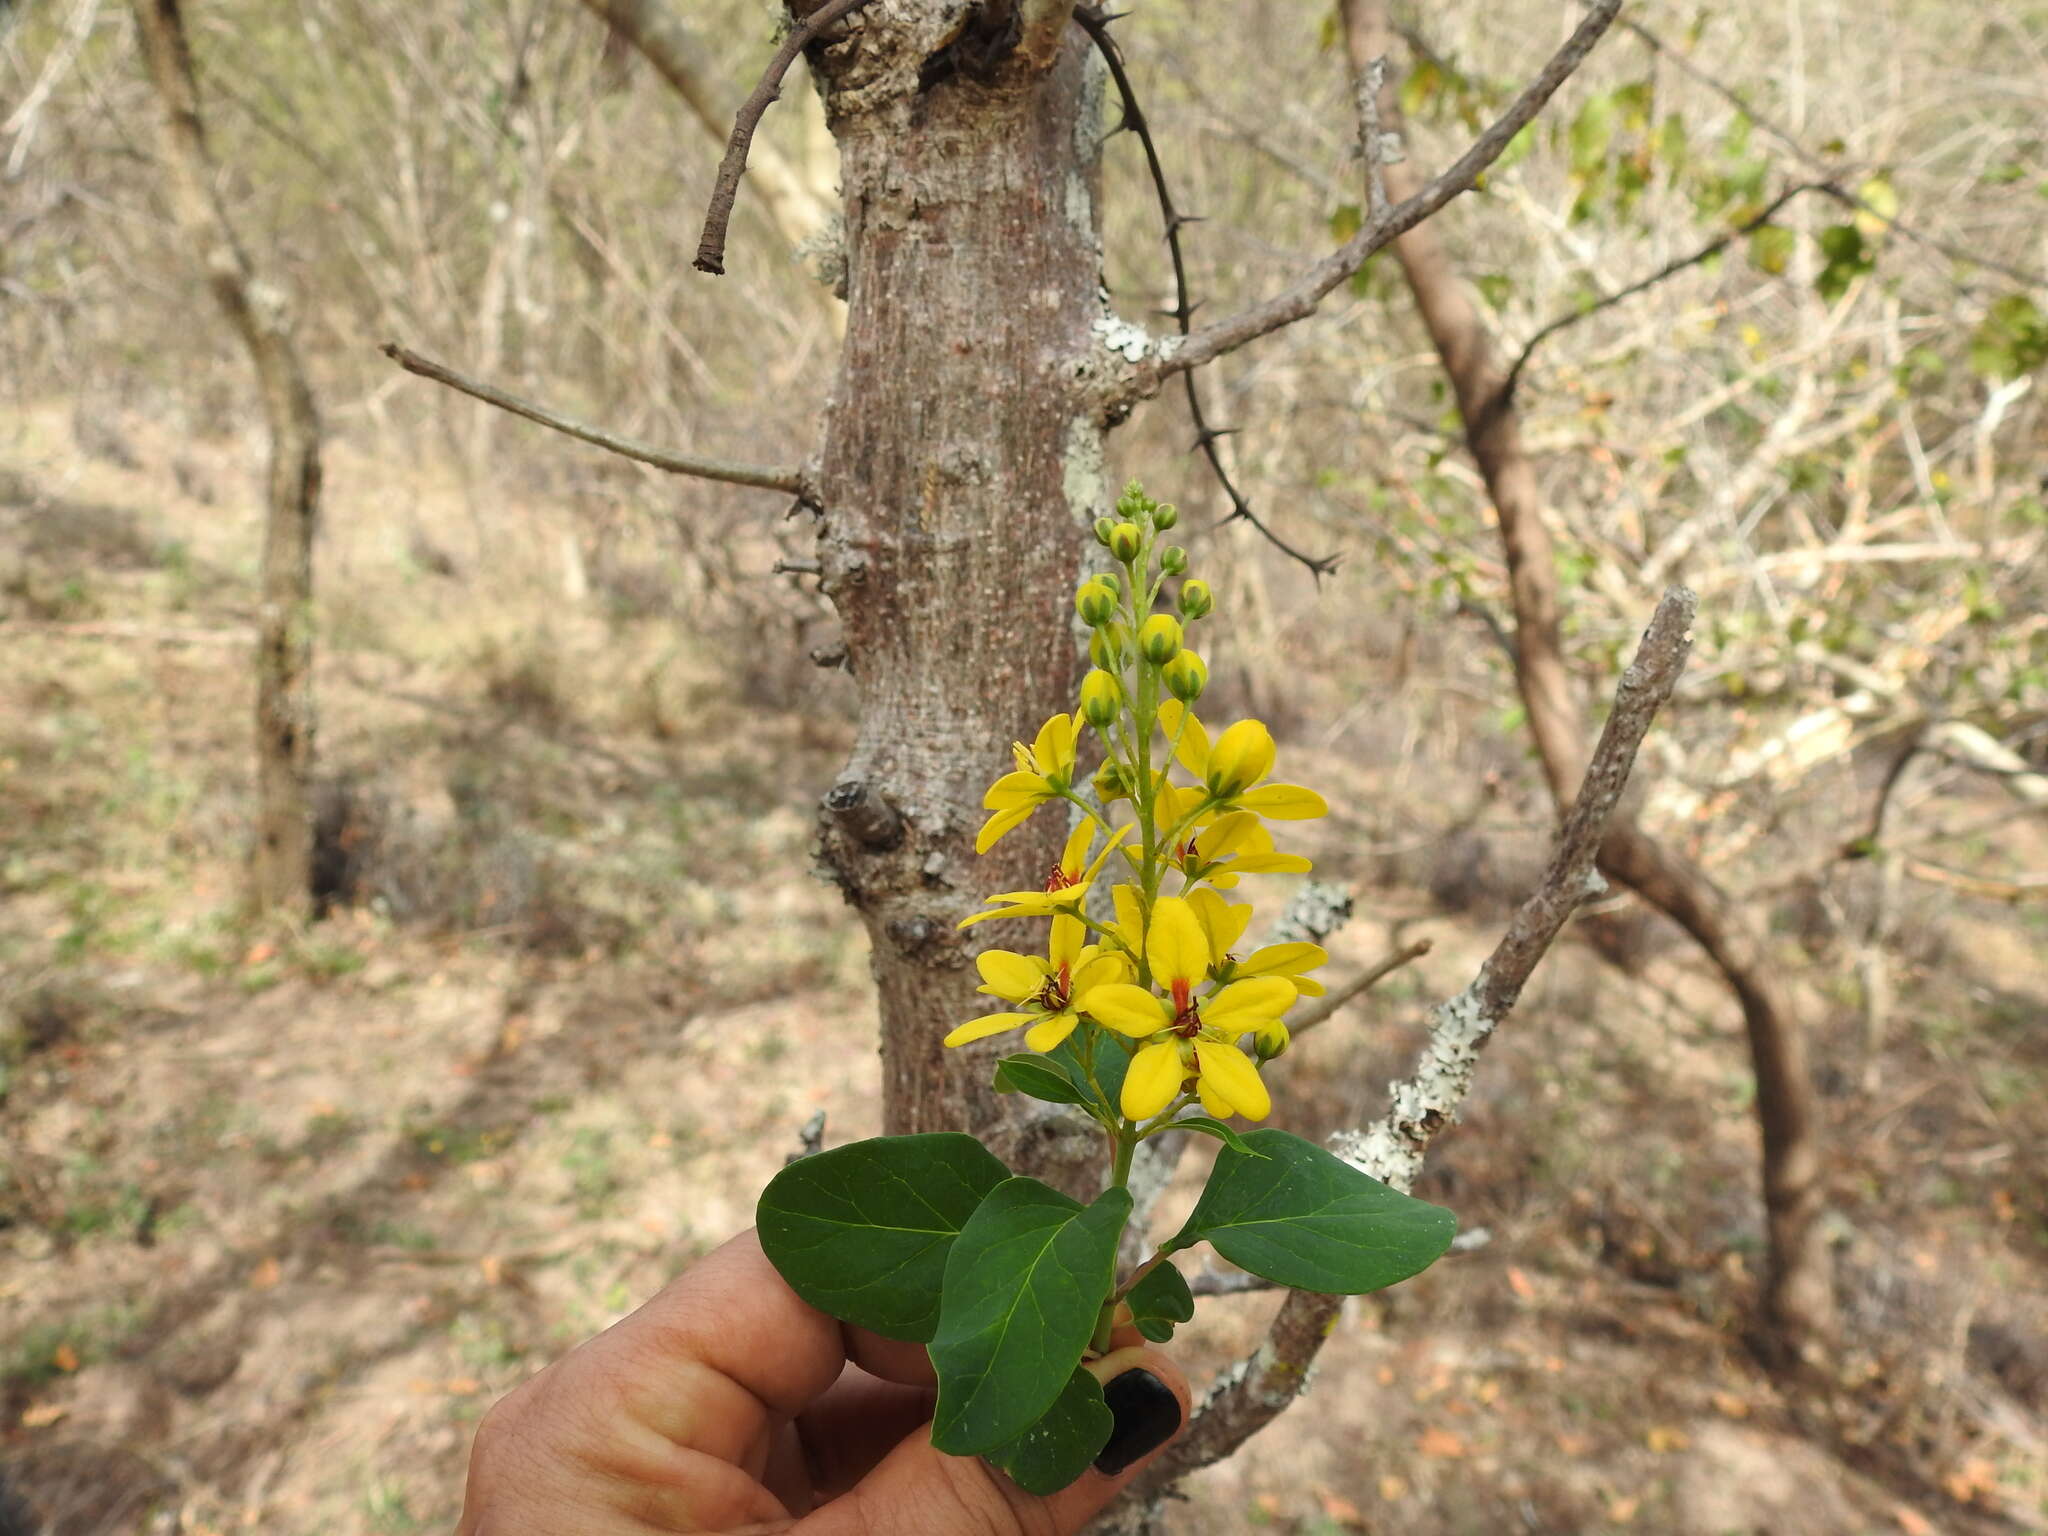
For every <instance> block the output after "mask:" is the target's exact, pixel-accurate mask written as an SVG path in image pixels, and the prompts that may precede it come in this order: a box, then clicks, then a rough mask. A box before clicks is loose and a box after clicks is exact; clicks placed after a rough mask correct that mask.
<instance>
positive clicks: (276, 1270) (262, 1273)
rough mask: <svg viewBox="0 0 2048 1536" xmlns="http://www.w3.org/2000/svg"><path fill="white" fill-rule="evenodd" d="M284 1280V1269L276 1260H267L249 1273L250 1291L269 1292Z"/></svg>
mask: <svg viewBox="0 0 2048 1536" xmlns="http://www.w3.org/2000/svg"><path fill="white" fill-rule="evenodd" d="M283 1278H284V1267H283V1266H282V1265H280V1264H279V1263H278V1262H277V1260H276V1259H274V1258H271V1259H265V1260H264V1261H263V1262H262V1263H261V1264H258V1265H257V1266H256V1267H255V1269H253V1270H251V1271H250V1272H249V1289H250V1290H252V1291H267V1290H269V1289H270V1288H271V1287H272V1286H274V1285H276V1284H277V1282H278V1281H280V1280H282V1279H283Z"/></svg>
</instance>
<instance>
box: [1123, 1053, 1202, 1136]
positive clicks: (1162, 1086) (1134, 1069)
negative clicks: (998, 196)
mask: <svg viewBox="0 0 2048 1536" xmlns="http://www.w3.org/2000/svg"><path fill="white" fill-rule="evenodd" d="M1187 1075H1188V1074H1187V1068H1186V1067H1184V1066H1182V1065H1181V1059H1180V1042H1179V1041H1178V1040H1162V1041H1160V1042H1159V1043H1158V1044H1157V1045H1148V1046H1146V1047H1145V1049H1143V1050H1142V1051H1140V1052H1138V1054H1137V1055H1135V1056H1133V1057H1132V1058H1131V1067H1130V1070H1129V1071H1128V1072H1126V1073H1125V1074H1124V1091H1123V1101H1122V1107H1123V1112H1124V1113H1125V1114H1126V1115H1128V1116H1129V1117H1130V1118H1131V1119H1133V1120H1150V1119H1151V1118H1152V1117H1153V1116H1154V1115H1156V1114H1158V1113H1159V1112H1160V1111H1161V1110H1162V1109H1164V1108H1166V1106H1167V1105H1169V1104H1171V1103H1172V1102H1173V1099H1174V1095H1175V1094H1177V1093H1179V1092H1180V1085H1181V1083H1182V1082H1183V1081H1184V1080H1185V1079H1186V1077H1187Z"/></svg>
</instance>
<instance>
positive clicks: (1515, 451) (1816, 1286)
mask: <svg viewBox="0 0 2048 1536" xmlns="http://www.w3.org/2000/svg"><path fill="white" fill-rule="evenodd" d="M1339 13H1340V16H1341V17H1342V20H1343V22H1344V28H1345V40H1346V46H1347V49H1348V52H1349V57H1350V62H1351V67H1352V69H1353V71H1354V72H1355V73H1363V72H1364V71H1365V70H1366V69H1367V68H1368V67H1369V66H1370V64H1371V61H1372V60H1373V59H1374V58H1376V57H1378V56H1379V55H1380V54H1382V53H1384V52H1385V51H1386V48H1387V40H1388V39H1389V37H1390V36H1391V29H1390V28H1389V27H1388V24H1387V16H1386V5H1385V0H1341V3H1340V7H1339ZM1382 109H1383V111H1385V112H1386V113H1387V115H1388V116H1389V118H1391V117H1392V116H1393V115H1394V112H1395V110H1396V107H1395V104H1394V103H1393V102H1392V101H1391V100H1386V101H1383V102H1382ZM1387 174H1388V180H1389V182H1390V184H1392V185H1393V186H1394V188H1395V189H1396V190H1397V191H1398V190H1399V189H1400V188H1401V186H1402V184H1403V182H1404V181H1407V180H1408V179H1410V178H1411V177H1412V175H1413V172H1412V171H1410V170H1409V169H1408V167H1406V166H1390V167H1389V168H1388V173H1387ZM1394 249H1395V256H1396V259H1397V260H1398V261H1399V262H1400V265H1401V271H1402V274H1403V276H1404V277H1405V278H1406V279H1407V283H1408V287H1409V291H1410V292H1411V293H1412V294H1413V295H1414V298H1415V304H1416V308H1417V310H1418V311H1420V313H1421V316H1422V320H1423V324H1424V326H1425V327H1426V328H1427V330H1428V331H1429V335H1430V340H1431V342H1432V343H1433V344H1434V345H1435V347H1436V350H1437V353H1438V356H1439V357H1440V358H1441V359H1442V362H1443V367H1444V373H1445V376H1446V377H1447V379H1448V380H1449V382H1450V385H1451V389H1452V393H1453V395H1454V396H1455V397H1456V399H1457V403H1458V412H1459V415H1460V417H1461V418H1462V419H1463V421H1464V424H1465V441H1466V447H1467V449H1468V451H1469V452H1470V453H1471V455H1472V458H1473V461H1474V462H1475V463H1476V464H1477V466H1478V468H1479V472H1480V476H1481V478H1482V479H1483V480H1484V482H1485V484H1486V489H1487V493H1488V495H1489V496H1490V497H1491V498H1492V500H1493V504H1494V509H1495V513H1496V516H1497V518H1498V521H1499V525H1500V537H1501V544H1502V547H1503V550H1504V552H1505V554H1506V558H1507V566H1508V593H1509V598H1510V601H1511V602H1512V604H1513V607H1514V613H1515V650H1514V659H1515V685H1516V688H1517V690H1518V691H1519V692H1520V694H1521V696H1522V704H1523V708H1524V711H1525V712H1526V714H1527V716H1528V720H1529V730H1530V734H1531V736H1532V737H1533V738H1534V740H1535V744H1536V750H1537V755H1538V757H1539V758H1540V759H1541V760H1542V764H1543V771H1544V777H1545V780H1546V781H1547V783H1548V785H1549V788H1550V793H1551V798H1552V800H1553V801H1554V802H1555V803H1556V804H1557V805H1558V806H1559V807H1562V806H1564V805H1565V804H1567V803H1568V802H1569V801H1570V800H1571V799H1572V797H1573V795H1574V793H1575V792H1576V791H1577V790H1578V789H1579V787H1580V784H1581V775H1582V773H1583V772H1584V771H1585V764H1586V758H1585V755H1584V754H1585V739H1586V728H1585V719H1584V715H1583V714H1582V712H1581V710H1580V707H1579V703H1578V699H1577V697H1576V695H1575V692H1574V689H1573V684H1572V677H1571V671H1570V668H1569V667H1568V665H1567V664H1566V661H1565V652H1564V641H1563V629H1562V625H1561V623H1560V620H1559V613H1558V585H1557V569H1556V561H1555V559H1554V557H1553V555H1552V553H1551V545H1550V533H1549V529H1548V527H1547V526H1546V524H1545V522H1544V516H1543V501H1542V491H1541V487H1540V484H1539V482H1538V479H1537V475H1536V466H1535V463H1534V461H1533V460H1532V459H1531V458H1530V456H1529V453H1528V451H1527V449H1526V448H1525V447H1524V445H1523V443H1522V436H1521V422H1520V417H1519V414H1518V413H1517V411H1516V410H1515V408H1514V406H1513V405H1512V404H1511V403H1509V402H1507V401H1506V400H1504V398H1503V390H1504V385H1505V376H1504V375H1503V374H1502V373H1501V371H1500V367H1499V365H1498V363H1497V362H1496V361H1495V359H1494V355H1493V349H1492V342H1491V338H1490V337H1489V336H1488V335H1487V332H1486V328H1485V326H1484V324H1483V323H1482V322H1481V320H1480V317H1479V312H1478V310H1477V308H1476V307H1475V306H1474V304H1473V302H1472V299H1471V297H1470V295H1469V294H1468V293H1467V292H1466V291H1465V288H1464V286H1463V285H1462V284H1461V283H1460V282H1459V281H1458V280H1457V275H1456V273H1455V271H1454V270H1453V268H1452V266H1451V261H1450V257H1449V255H1448V253H1447V252H1446V251H1445V250H1444V247H1443V244H1442V242H1441V241H1440V240H1439V239H1438V238H1437V236H1436V232H1435V231H1434V230H1433V229H1429V228H1422V229H1416V230H1412V231H1410V232H1409V233H1407V234H1405V235H1403V236H1402V237H1401V239H1399V240H1398V241H1397V242H1396V243H1395V247H1394ZM1600 868H1601V870H1602V871H1603V872H1604V873H1606V874H1607V875H1609V876H1611V877H1612V878H1614V879H1616V880H1618V881H1620V882H1621V883H1622V884H1623V885H1626V886H1628V887H1629V888H1630V889H1631V890H1633V891H1635V892H1636V893H1637V894H1638V895H1639V896H1641V897H1642V898H1643V899H1644V900H1645V901H1647V902H1649V903H1650V904H1651V905H1652V906H1654V907H1656V908H1658V909H1659V910H1660V911H1662V912H1664V913H1665V914H1666V915H1667V916H1669V917H1670V918H1671V919H1672V920H1673V921H1675V922H1677V923H1678V924H1679V925H1680V926H1681V927H1682V928H1684V929H1685V930H1686V931H1687V932H1688V933H1689V934H1691V935H1692V937H1693V939H1694V940H1695V941H1696V942H1697V943H1698V944H1699V945H1700V947H1701V948H1702V949H1703V950H1705V951H1706V953H1707V956H1708V958H1709V959H1711V960H1712V961H1713V963H1714V965H1715V967H1716V969H1718V970H1719V971H1720V972H1721V975H1722V977H1723V979H1724V980H1725V981H1726V982H1727V983H1728V986H1729V989H1730V990H1731V991H1732V992H1733V993H1734V994H1735V996H1736V999H1737V1001H1738V1002H1739V1003H1740V1004H1741V1006H1742V1015H1743V1022H1744V1026H1745V1029H1746V1032H1747V1035H1748V1041H1749V1051H1750V1061H1751V1065H1752V1067H1753V1069H1754V1071H1755V1074H1756V1110H1757V1120H1758V1123H1759V1126H1760V1129H1761V1131H1762V1136H1763V1159H1762V1164H1763V1166H1762V1174H1763V1178H1762V1182H1763V1186H1764V1205H1765V1210H1766V1214H1767V1219H1768V1223H1769V1229H1770V1251H1771V1256H1772V1263H1771V1274H1770V1278H1769V1281H1768V1282H1767V1285H1766V1290H1765V1296H1764V1312H1765V1315H1766V1316H1767V1317H1768V1318H1769V1319H1770V1320H1771V1322H1772V1324H1773V1326H1774V1328H1775V1330H1776V1335H1777V1339H1778V1341H1779V1342H1780V1343H1781V1344H1782V1345H1784V1346H1786V1351H1787V1353H1788V1354H1790V1355H1798V1354H1800V1353H1802V1352H1803V1351H1805V1350H1806V1349H1807V1348H1808V1347H1809V1346H1819V1345H1824V1344H1825V1342H1826V1340H1827V1339H1828V1338H1829V1337H1830V1336H1831V1335H1832V1334H1833V1332H1834V1326H1835V1311H1834V1293H1833V1285H1832V1282H1831V1280H1830V1278H1829V1261H1828V1253H1827V1249H1826V1243H1825V1238H1824V1234H1823V1232H1822V1229H1821V1223H1820V1220H1819V1218H1820V1213H1821V1196H1822V1186H1821V1157H1820V1145H1819V1129H1818V1112H1817V1110H1816V1108H1815V1105H1814V1099H1813V1084H1812V1080H1811V1076H1810V1074H1809V1072H1808V1069H1807V1062H1806V1045H1805V1034H1804V1031H1803V1029H1802V1027H1801V1024H1800V1019H1799V1013H1798V1010H1797V1008H1796V1007H1795V1006H1794V1003H1793V1001H1792V999H1791V997H1790V995H1789V994H1788V992H1787V990H1786V988H1785V986H1784V983H1783V982H1782V981H1781V980H1780V979H1779V977H1778V974H1777V971H1776V969H1775V967H1774V966H1773V964H1772V962H1771V958H1770V955H1769V951H1768V948H1767V945H1766V943H1765V940H1764V938H1763V937H1762V935H1761V934H1760V933H1759V932H1758V931H1757V929H1756V926H1755V925H1754V924H1753V923H1752V922H1751V921H1750V919H1749V918H1748V917H1747V915H1746V914H1744V913H1743V912H1741V911H1740V910H1739V909H1737V908H1736V906H1735V905H1734V903H1733V902H1731V901H1730V900H1729V899H1728V897H1727V895H1726V893H1724V892H1723V891H1722V890H1721V889H1720V888H1719V887H1718V886H1716V885H1715V884H1714V883H1713V881H1712V880H1710V879H1709V878H1708V877H1707V875H1706V873H1705V872H1704V871H1703V870H1700V869H1698V868H1696V867H1695V866H1694V865H1693V864H1691V863H1690V862H1689V861H1688V860H1686V859H1685V858H1684V857H1683V856H1681V855H1679V854H1677V853H1675V852H1673V851H1672V850H1670V849H1667V848H1665V847H1664V846H1663V845H1661V844H1660V843H1658V842H1657V841H1656V840H1655V839H1654V838H1652V837H1650V836H1649V835H1648V834H1647V833H1645V832H1644V831H1643V830H1642V829H1641V828H1640V827H1638V826H1637V825H1636V824H1635V823H1634V821H1633V820H1632V819H1630V818H1628V817H1626V816H1624V817H1621V818H1619V819H1618V820H1617V821H1616V822H1615V824H1614V826H1613V827H1612V828H1611V829H1610V830H1609V832H1608V834H1607V838H1606V842H1605V846H1603V847H1602V848H1601V850H1600Z"/></svg>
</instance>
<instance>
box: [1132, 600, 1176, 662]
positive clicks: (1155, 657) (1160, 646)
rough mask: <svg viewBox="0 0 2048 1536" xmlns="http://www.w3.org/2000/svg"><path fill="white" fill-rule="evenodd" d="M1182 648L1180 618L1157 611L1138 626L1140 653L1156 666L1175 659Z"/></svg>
mask: <svg viewBox="0 0 2048 1536" xmlns="http://www.w3.org/2000/svg"><path fill="white" fill-rule="evenodd" d="M1179 650H1180V620H1179V619H1176V618H1175V617H1174V616H1173V615H1172V614H1170V613H1155V614H1153V615H1152V617H1151V618H1149V619H1147V620H1146V621H1145V622H1144V623H1143V624H1141V625H1140V626H1139V627H1138V654H1139V655H1140V656H1143V657H1144V658H1145V659H1146V660H1147V661H1149V662H1151V663H1152V664H1153V665H1155V666H1160V665H1164V664H1165V663H1166V662H1169V661H1171V660H1173V658H1174V655H1175V653H1176V652H1178V651H1179Z"/></svg>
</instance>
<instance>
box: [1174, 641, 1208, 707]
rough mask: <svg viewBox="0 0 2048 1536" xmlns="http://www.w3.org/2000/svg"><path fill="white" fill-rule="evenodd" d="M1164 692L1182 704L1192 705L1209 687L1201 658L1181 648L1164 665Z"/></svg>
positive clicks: (1206, 670) (1205, 668)
mask: <svg viewBox="0 0 2048 1536" xmlns="http://www.w3.org/2000/svg"><path fill="white" fill-rule="evenodd" d="M1164 676H1165V678H1166V691H1167V692H1168V693H1171V694H1172V695H1173V696H1174V697H1175V698H1176V699H1179V700H1180V701H1181V703H1183V704H1192V703H1194V702H1195V700H1197V699H1199V698H1200V697H1201V696H1202V690H1203V689H1204V688H1206V687H1208V686H1209V667H1208V664H1207V663H1206V662H1204V661H1203V660H1202V658H1201V657H1199V656H1197V655H1196V654H1195V653H1194V652H1193V651H1190V650H1188V649H1186V648H1185V647H1183V648H1182V649H1181V650H1180V651H1179V653H1177V654H1176V655H1175V656H1174V658H1173V660H1171V661H1169V662H1168V663H1167V664H1166V671H1165V673H1164Z"/></svg>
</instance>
